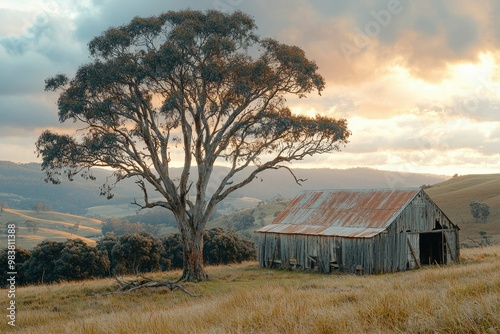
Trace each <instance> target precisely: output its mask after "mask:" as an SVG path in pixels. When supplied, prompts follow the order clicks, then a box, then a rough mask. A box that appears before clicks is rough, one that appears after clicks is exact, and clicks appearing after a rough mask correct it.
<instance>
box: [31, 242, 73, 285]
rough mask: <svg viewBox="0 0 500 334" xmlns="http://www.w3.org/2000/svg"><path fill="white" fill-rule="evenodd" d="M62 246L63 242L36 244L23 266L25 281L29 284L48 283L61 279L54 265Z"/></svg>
mask: <svg viewBox="0 0 500 334" xmlns="http://www.w3.org/2000/svg"><path fill="white" fill-rule="evenodd" d="M64 246H65V245H64V242H56V241H42V242H41V243H40V244H38V245H37V246H36V247H35V248H34V249H33V251H32V252H31V257H30V259H29V260H28V261H26V262H25V264H24V269H25V276H26V280H27V281H28V282H30V283H49V282H57V281H59V280H60V279H62V277H60V276H59V274H58V272H56V270H55V267H56V265H55V263H56V261H57V260H59V258H60V256H61V251H62V250H63V249H64Z"/></svg>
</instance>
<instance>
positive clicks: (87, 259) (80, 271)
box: [23, 239, 109, 283]
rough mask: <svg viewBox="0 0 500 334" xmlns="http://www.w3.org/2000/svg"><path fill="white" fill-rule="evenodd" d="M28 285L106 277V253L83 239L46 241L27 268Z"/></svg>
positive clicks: (26, 265)
mask: <svg viewBox="0 0 500 334" xmlns="http://www.w3.org/2000/svg"><path fill="white" fill-rule="evenodd" d="M23 268H24V271H25V277H26V282H28V283H50V282H58V281H62V280H82V279H87V278H91V277H102V276H104V275H106V273H107V271H108V269H109V260H108V258H107V257H106V254H105V253H104V252H102V251H101V250H100V249H97V248H96V247H91V246H88V245H87V244H86V243H85V242H84V241H82V240H81V239H68V240H67V241H66V242H55V241H43V242H41V243H40V244H39V245H37V246H36V247H35V248H34V249H33V252H32V253H31V256H30V258H29V260H27V261H26V262H25V263H24V265H23Z"/></svg>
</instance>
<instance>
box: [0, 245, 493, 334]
mask: <svg viewBox="0 0 500 334" xmlns="http://www.w3.org/2000/svg"><path fill="white" fill-rule="evenodd" d="M499 257H500V246H492V247H486V248H482V249H481V248H475V249H465V250H464V251H463V252H462V256H461V263H460V264H457V265H450V266H427V267H424V268H422V269H419V270H415V271H406V272H399V273H393V274H385V275H373V276H355V275H322V274H318V273H315V272H304V271H289V270H269V269H261V268H259V267H258V266H257V264H256V263H254V262H251V263H244V264H239V265H232V266H217V267H208V268H207V272H208V274H209V276H210V278H211V281H209V282H203V283H197V284H194V283H189V284H185V285H184V287H185V288H186V289H187V290H188V291H189V292H191V293H192V294H194V295H195V296H196V297H190V296H188V295H187V294H184V293H182V292H181V291H174V292H170V291H169V290H168V289H166V288H154V289H142V290H137V291H134V292H132V293H130V294H107V295H102V294H106V293H109V292H113V291H116V289H117V288H118V284H117V283H116V281H115V280H114V279H112V278H107V279H100V280H90V281H82V282H71V283H61V284H51V285H45V286H28V287H19V286H18V287H17V288H16V306H18V312H17V314H16V327H15V328H12V327H10V326H9V325H8V324H7V320H5V319H4V321H2V322H0V332H2V333H5V332H8V333H24V334H35V333H36V334H37V333H74V334H77V333H82V334H101V333H102V334H104V333H290V334H295V333H296V334H299V333H300V334H308V333H311V334H312V333H314V334H315V333H344V334H347V333H498V332H499V331H500V317H499V316H498V315H499V314H500V304H499V300H500V270H498V269H499V264H498V258H499ZM180 274H181V273H180V272H179V271H171V272H164V273H157V274H150V275H149V274H148V275H147V276H148V277H152V278H154V279H156V280H161V281H164V280H168V281H175V280H176V279H178V278H179V277H180ZM133 278H134V277H129V278H125V279H133ZM96 294H98V295H96ZM8 303H9V300H8V297H7V293H2V294H0V304H1V305H8Z"/></svg>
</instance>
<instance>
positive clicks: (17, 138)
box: [0, 0, 500, 174]
mask: <svg viewBox="0 0 500 334" xmlns="http://www.w3.org/2000/svg"><path fill="white" fill-rule="evenodd" d="M0 6H3V7H4V8H2V10H0V20H1V21H2V22H3V23H4V24H2V26H1V27H0V73H2V77H1V78H0V118H1V119H2V123H1V124H0V127H1V129H0V130H1V131H2V134H0V136H2V140H1V142H2V144H1V145H2V146H1V148H2V152H3V153H4V154H8V155H5V156H6V157H7V156H9V157H11V158H9V159H11V160H16V161H29V160H33V159H34V158H33V155H32V153H31V152H32V150H33V143H34V141H35V140H36V137H37V134H38V133H39V132H41V131H42V129H43V128H54V129H58V130H59V131H69V130H70V127H71V126H74V125H70V124H68V125H60V124H58V122H57V110H56V105H55V101H56V98H57V94H51V93H46V92H43V85H44V83H43V81H44V79H46V78H47V77H49V76H53V75H54V74H57V73H66V74H68V75H72V74H73V73H74V72H75V71H76V69H77V67H78V66H79V65H81V64H83V63H85V62H88V61H89V58H88V50H87V44H88V42H89V41H90V40H91V39H92V38H93V37H95V36H97V35H99V34H101V33H102V32H103V31H104V30H106V29H107V28H109V27H111V26H119V25H123V24H126V23H128V22H129V21H130V20H131V19H132V18H133V17H134V16H150V15H157V14H159V13H161V12H165V11H168V10H179V9H184V8H188V7H189V8H192V9H199V10H206V9H218V10H223V11H226V12H230V11H234V10H242V11H244V12H246V13H248V14H249V15H251V16H252V17H253V18H254V19H255V21H256V24H257V26H258V27H259V30H258V33H259V34H260V35H261V36H263V37H272V38H276V39H278V40H280V41H281V42H283V43H287V44H293V45H298V46H300V47H301V48H303V49H304V50H305V52H306V56H307V57H308V58H309V59H312V60H314V61H316V63H317V64H318V66H319V71H320V73H321V74H322V75H323V76H324V77H325V78H326V80H327V86H326V89H325V90H324V91H323V92H322V95H321V96H318V95H317V94H310V95H309V96H308V97H307V98H305V99H297V98H294V97H290V98H289V99H288V100H287V103H288V105H289V106H290V107H291V109H292V110H293V111H294V112H297V113H302V114H307V115H311V116H314V115H315V114H327V115H330V116H333V117H341V118H347V120H348V123H349V125H350V128H351V130H352V132H353V135H352V136H351V143H350V144H349V145H348V146H347V147H346V148H345V150H344V152H343V153H341V154H332V155H327V156H320V157H312V158H310V159H309V160H307V161H306V162H305V163H306V165H305V166H307V164H310V165H311V166H318V165H323V166H335V167H355V166H371V167H375V168H382V169H397V168H399V169H402V170H401V171H421V169H422V168H426V170H427V171H430V170H432V171H435V172H441V171H444V170H445V169H446V167H445V166H446V165H447V164H456V165H457V166H464V167H463V168H470V170H472V167H473V166H483V167H484V166H486V167H485V168H487V169H488V170H489V169H493V168H494V167H493V166H495V163H497V164H498V162H499V161H500V157H499V154H498V147H499V144H500V125H499V124H500V116H499V115H500V66H498V65H499V64H500V52H498V51H497V50H498V46H499V45H500V30H499V29H498V23H497V18H498V16H499V15H500V3H499V2H498V1H495V0H482V1H480V2H477V3H474V4H472V3H471V2H470V1H466V0H453V1H452V0H440V1H434V0H422V1H410V0H370V1H368V0H366V1H361V0H358V1H331V0H315V1H298V0H297V1H295V0H294V1H290V0H276V1H272V2H269V1H264V0H255V1H248V0H202V1H195V0H187V1H183V2H179V1H173V0H146V1H135V0H82V1H77V0H67V1H63V0H43V1H42V0H25V1H23V2H22V4H21V3H19V4H18V3H16V2H9V4H8V5H7V4H2V5H0ZM16 133H18V134H19V135H17V134H16ZM22 147H25V150H26V152H29V154H28V153H26V154H20V153H18V154H17V155H16V152H20V151H21V150H22ZM398 166H399V167H398ZM458 172H460V171H458ZM447 173H448V174H449V172H447Z"/></svg>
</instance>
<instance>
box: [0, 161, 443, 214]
mask: <svg viewBox="0 0 500 334" xmlns="http://www.w3.org/2000/svg"><path fill="white" fill-rule="evenodd" d="M180 171H181V169H180V168H178V169H173V170H172V175H176V174H180ZM226 171H227V169H226V168H224V167H217V168H215V170H214V172H213V174H212V180H213V183H212V184H211V186H209V191H210V190H212V191H213V190H214V189H215V187H216V185H217V182H218V181H220V180H221V179H222V178H223V177H224V176H225V173H226ZM93 173H94V175H95V176H96V177H97V180H96V181H90V180H84V179H82V178H80V177H78V176H77V177H75V180H74V181H73V182H69V181H64V180H63V182H62V183H61V184H59V185H53V184H49V183H46V182H45V181H44V174H43V173H42V171H41V167H40V164H38V163H28V164H19V163H13V162H9V161H0V202H3V201H5V202H7V203H8V205H9V206H10V207H11V208H15V209H24V210H29V209H32V208H33V205H34V203H36V202H44V203H47V204H49V205H50V206H51V207H52V209H54V210H55V211H60V212H69V213H74V214H80V215H85V214H88V213H93V214H101V215H102V216H110V215H113V214H121V215H128V214H131V212H134V208H133V207H130V206H129V204H130V202H131V201H133V199H134V198H137V199H138V200H140V199H141V192H140V191H139V189H138V188H137V186H136V185H135V183H134V180H124V181H122V182H120V183H119V184H118V185H117V186H116V188H115V189H114V194H115V197H114V198H113V199H111V200H106V199H105V198H104V197H102V196H99V192H100V191H99V186H100V185H102V184H103V183H104V182H105V180H106V177H109V176H110V175H111V171H109V170H106V169H99V168H95V169H93ZM294 173H295V175H296V176H297V177H298V178H301V179H307V181H305V182H303V184H302V186H299V185H297V184H296V183H295V182H294V179H293V177H292V176H291V175H290V173H289V172H288V171H286V170H276V171H266V172H264V173H262V175H260V176H259V178H258V179H257V180H255V181H254V182H252V183H250V184H249V185H247V186H245V187H244V188H242V189H240V190H238V191H237V192H235V193H233V194H232V195H231V201H232V203H234V200H235V199H240V198H246V200H245V202H248V201H255V202H258V201H261V200H264V201H269V200H272V199H277V198H284V199H286V198H292V197H294V196H295V195H296V194H297V193H298V192H299V191H301V190H304V189H333V188H343V189H348V188H351V189H352V188H390V187H418V186H421V185H424V184H427V185H428V184H435V183H439V182H442V181H444V180H445V179H446V177H444V176H437V175H426V174H414V173H398V172H388V171H380V170H375V169H369V168H354V169H328V168H322V169H300V168H297V169H294ZM191 175H196V170H195V169H194V168H193V171H192V173H191ZM252 199H253V200H252ZM235 206H238V205H235ZM88 208H92V209H91V210H89V211H87V209H88Z"/></svg>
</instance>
